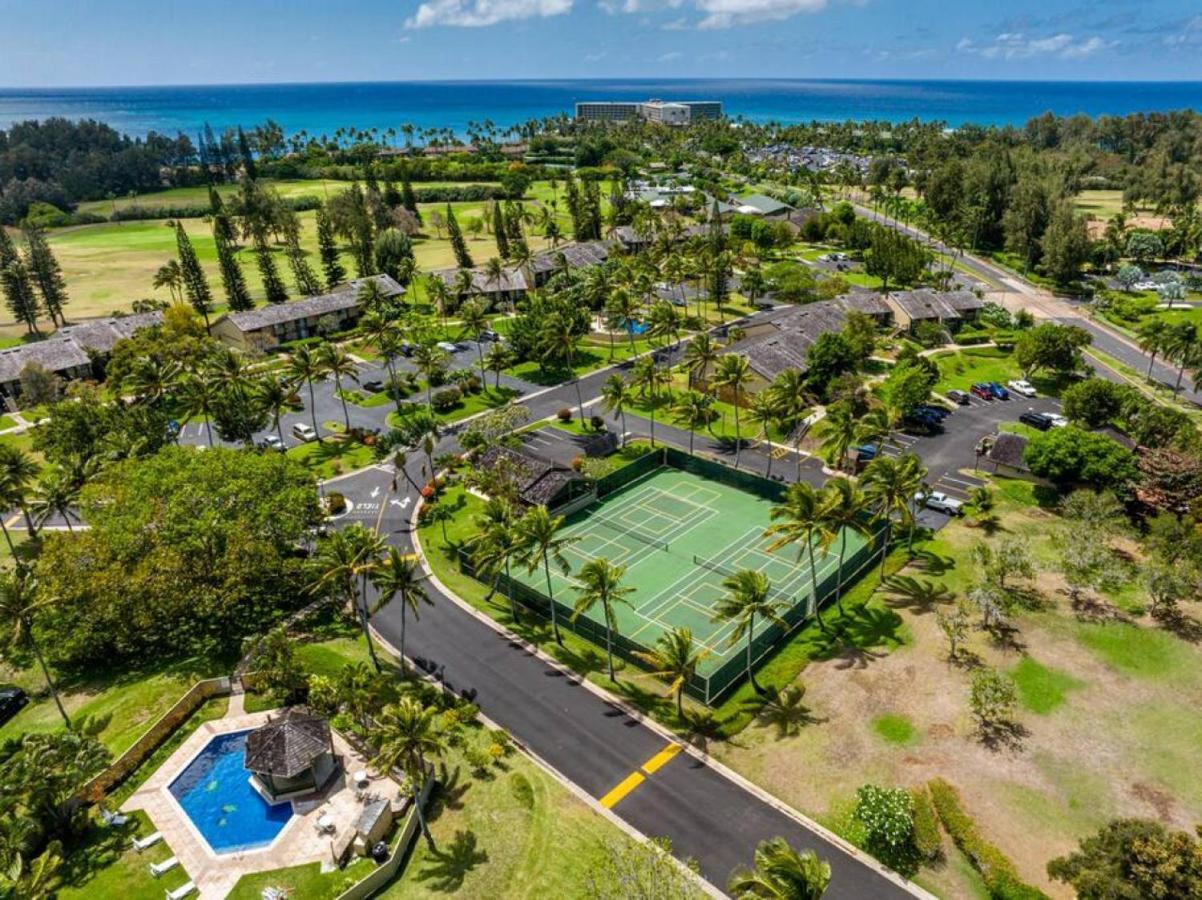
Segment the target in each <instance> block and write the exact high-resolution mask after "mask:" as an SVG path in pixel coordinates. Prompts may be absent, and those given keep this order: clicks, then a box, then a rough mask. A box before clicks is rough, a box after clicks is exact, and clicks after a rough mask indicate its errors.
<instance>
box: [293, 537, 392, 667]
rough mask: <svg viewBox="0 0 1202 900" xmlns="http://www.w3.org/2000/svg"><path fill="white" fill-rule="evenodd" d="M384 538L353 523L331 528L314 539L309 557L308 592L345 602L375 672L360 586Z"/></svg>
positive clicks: (374, 564)
mask: <svg viewBox="0 0 1202 900" xmlns="http://www.w3.org/2000/svg"><path fill="white" fill-rule="evenodd" d="M383 548H384V541H383V539H382V538H380V536H379V535H377V534H375V533H374V532H372V531H370V530H369V529H367V528H365V527H364V526H363V525H361V524H359V523H358V522H356V523H355V524H353V525H351V526H350V527H349V528H347V529H345V530H344V531H335V532H332V533H331V534H329V535H327V536H326V537H324V538H322V539H321V541H319V542H318V545H317V551H316V552H315V553H314V554H313V556H311V557H310V558H309V562H308V568H309V588H308V590H309V593H311V594H325V595H326V596H327V597H328V598H329V599H331V600H333V601H335V602H341V603H345V604H347V606H348V607H349V609H350V610H351V612H352V614H353V615H355V617H356V618H357V619H358V620H359V627H360V628H361V629H362V631H363V638H364V640H365V641H366V642H367V651H368V655H369V656H370V657H371V661H372V665H373V666H375V669H376V671H377V672H380V671H382V667H381V666H380V661H379V659H377V658H376V650H375V645H374V643H373V641H372V637H371V629H370V627H369V626H368V621H367V616H368V612H367V606H366V604H365V602H364V597H363V593H364V592H363V591H362V590H361V585H362V583H363V582H365V581H366V579H367V577H368V574H369V573H370V572H371V570H372V569H373V568H374V567H375V566H376V565H377V563H378V561H379V558H380V555H381V553H382V552H383Z"/></svg>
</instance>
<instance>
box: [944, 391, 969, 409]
mask: <svg viewBox="0 0 1202 900" xmlns="http://www.w3.org/2000/svg"><path fill="white" fill-rule="evenodd" d="M947 399H948V400H951V401H952V402H953V403H958V404H959V405H960V406H967V405H968V401H969V397H968V394H966V393H965V392H964V391H948V392H947Z"/></svg>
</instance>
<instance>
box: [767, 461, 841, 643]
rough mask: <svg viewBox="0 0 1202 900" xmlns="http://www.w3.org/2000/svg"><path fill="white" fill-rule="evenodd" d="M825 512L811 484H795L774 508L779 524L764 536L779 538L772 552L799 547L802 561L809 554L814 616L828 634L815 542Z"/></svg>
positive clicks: (802, 482) (771, 547)
mask: <svg viewBox="0 0 1202 900" xmlns="http://www.w3.org/2000/svg"><path fill="white" fill-rule="evenodd" d="M821 512H822V495H821V494H819V492H818V491H817V490H815V489H814V487H813V486H812V485H811V484H809V483H808V482H805V481H798V482H795V483H794V484H791V485H789V487H788V490H786V491H785V496H784V499H783V500H782V501H781V504H780V505H779V506H774V507H772V512H771V514H770V515H771V518H772V520H773V521H774V522H777V523H778V524H776V525H770V526H769V527H768V529H767V530H766V531H765V532H764V536H765V537H775V538H776V540H775V541H774V542H773V543H772V544H770V545H769V547H768V549H769V550H770V551H771V550H779V549H780V548H781V547H784V546H785V545H786V544H796V545H797V558H798V559H799V560H800V559H801V554H802V552H803V551H804V552H807V553H808V554H809V557H810V591H811V592H812V593H813V595H814V615H815V616H817V618H818V627H819V628H821V629H822V630H823V631H825V630H826V623H825V622H823V621H822V610H821V608H819V606H818V567H817V565H816V564H815V561H814V543H815V541H816V539H817V537H818V534H819V532H820V531H821V526H822V518H821Z"/></svg>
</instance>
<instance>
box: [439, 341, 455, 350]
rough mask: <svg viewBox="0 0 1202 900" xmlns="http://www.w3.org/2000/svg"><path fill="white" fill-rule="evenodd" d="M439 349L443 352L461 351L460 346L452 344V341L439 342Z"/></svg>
mask: <svg viewBox="0 0 1202 900" xmlns="http://www.w3.org/2000/svg"><path fill="white" fill-rule="evenodd" d="M438 349H439V350H441V351H442V352H443V353H457V352H459V348H458V347H456V346H455V345H454V344H452V343H451V342H450V341H439V342H438Z"/></svg>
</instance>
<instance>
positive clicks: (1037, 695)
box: [1010, 656, 1084, 716]
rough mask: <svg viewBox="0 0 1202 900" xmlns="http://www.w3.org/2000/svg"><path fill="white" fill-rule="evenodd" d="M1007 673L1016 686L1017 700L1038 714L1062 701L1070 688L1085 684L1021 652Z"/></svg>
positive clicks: (1048, 710) (1043, 713) (1048, 711)
mask: <svg viewBox="0 0 1202 900" xmlns="http://www.w3.org/2000/svg"><path fill="white" fill-rule="evenodd" d="M1010 676H1011V677H1012V678H1013V679H1014V685H1015V687H1016V688H1017V689H1018V700H1019V702H1020V703H1021V704H1022V705H1023V707H1024V708H1026V709H1029V710H1031V712H1033V713H1037V714H1039V715H1041V716H1046V715H1047V714H1048V713H1050V712H1052V711H1053V710H1055V709H1057V708H1058V707H1060V706H1062V705H1063V704H1064V701H1065V699H1066V698H1067V696H1068V693H1069V691H1073V690H1077V689H1079V688H1082V687H1084V685H1083V684H1082V683H1081V682H1080V681H1078V680H1077V679H1076V678H1073V677H1072V676H1071V675H1068V674H1066V673H1064V672H1061V671H1059V670H1057V669H1051V668H1048V667H1047V666H1045V665H1044V664H1043V663H1041V662H1039V661H1037V660H1036V659H1034V658H1032V657H1030V656H1024V657H1023V658H1022V659H1021V660H1020V661H1019V663H1018V665H1016V666H1015V667H1014V668H1013V669H1011V670H1010Z"/></svg>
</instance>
